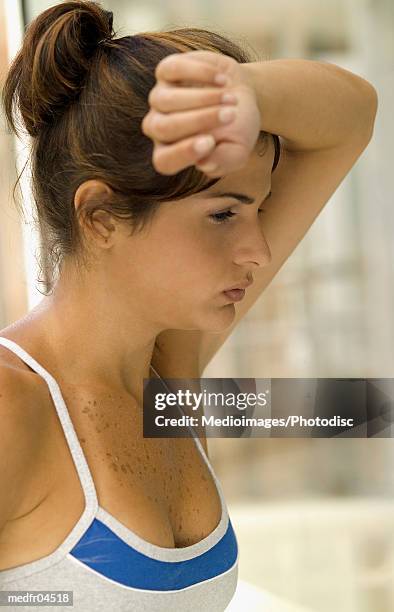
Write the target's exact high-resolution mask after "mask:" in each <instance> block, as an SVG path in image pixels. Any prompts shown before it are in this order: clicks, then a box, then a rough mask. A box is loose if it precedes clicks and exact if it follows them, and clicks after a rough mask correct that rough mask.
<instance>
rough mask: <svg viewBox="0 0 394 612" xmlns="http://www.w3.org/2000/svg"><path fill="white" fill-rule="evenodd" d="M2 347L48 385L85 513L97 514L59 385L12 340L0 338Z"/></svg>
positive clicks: (88, 475)
mask: <svg viewBox="0 0 394 612" xmlns="http://www.w3.org/2000/svg"><path fill="white" fill-rule="evenodd" d="M0 345H1V346H4V347H6V348H7V349H9V350H10V351H12V352H13V353H15V355H17V356H18V357H19V358H20V359H21V360H22V361H23V362H24V363H25V364H26V365H28V366H29V367H30V368H31V369H32V370H34V372H36V373H37V374H38V375H39V376H41V377H42V378H43V379H44V380H45V382H46V383H47V386H48V389H49V392H50V394H51V397H52V400H53V403H54V405H55V408H56V412H57V414H58V417H59V419H60V423H61V426H62V429H63V431H64V435H65V437H66V441H67V444H68V446H69V449H70V452H71V456H72V458H73V461H74V464H75V467H76V469H77V472H78V476H79V479H80V481H81V485H82V487H83V490H84V494H85V499H86V508H85V512H86V511H88V512H89V513H95V512H96V511H97V509H98V499H97V492H96V488H95V485H94V481H93V478H92V474H91V472H90V469H89V466H88V463H87V461H86V458H85V455H84V452H83V450H82V447H81V445H80V443H79V440H78V436H77V434H76V431H75V429H74V425H73V423H72V421H71V419H70V415H69V413H68V410H67V406H66V403H65V401H64V399H63V396H62V393H61V390H60V387H59V385H58V384H57V382H56V380H55V379H54V377H53V376H52V375H51V374H50V373H49V372H48V371H47V370H46V369H45V368H44V367H43V366H42V365H40V364H39V363H38V362H37V361H36V360H35V359H34V357H32V356H31V355H30V354H29V353H28V352H27V351H25V349H23V348H22V347H21V346H19V344H17V343H16V342H14V341H13V340H10V339H9V338H4V337H3V336H0Z"/></svg>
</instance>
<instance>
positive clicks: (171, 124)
mask: <svg viewBox="0 0 394 612" xmlns="http://www.w3.org/2000/svg"><path fill="white" fill-rule="evenodd" d="M235 116H236V110H235V107H229V106H227V107H226V108H224V107H222V106H212V107H208V108H202V109H197V110H187V111H180V112H175V113H168V114H165V113H159V112H158V111H156V110H150V111H149V113H147V114H146V115H145V117H144V118H143V120H142V123H141V128H142V131H143V133H144V134H145V135H146V136H149V138H151V139H152V140H157V141H159V142H161V143H164V144H170V143H174V142H176V141H177V140H181V139H183V138H187V137H188V136H192V135H194V134H198V133H203V132H209V131H210V130H212V129H214V128H216V127H218V126H223V125H226V124H228V123H231V121H233V120H234V119H235Z"/></svg>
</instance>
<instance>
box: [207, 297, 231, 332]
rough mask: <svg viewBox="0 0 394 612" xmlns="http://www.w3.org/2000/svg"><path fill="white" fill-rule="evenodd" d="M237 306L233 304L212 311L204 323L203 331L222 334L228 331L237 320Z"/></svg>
mask: <svg viewBox="0 0 394 612" xmlns="http://www.w3.org/2000/svg"><path fill="white" fill-rule="evenodd" d="M235 314H236V311H235V306H234V304H233V303H230V304H224V305H222V306H219V307H216V308H215V309H211V310H210V312H209V313H208V314H207V316H206V317H205V318H204V320H203V321H202V325H201V327H200V329H201V331H206V332H212V333H221V332H224V331H226V329H227V328H228V327H230V325H231V324H232V323H233V321H234V319H235Z"/></svg>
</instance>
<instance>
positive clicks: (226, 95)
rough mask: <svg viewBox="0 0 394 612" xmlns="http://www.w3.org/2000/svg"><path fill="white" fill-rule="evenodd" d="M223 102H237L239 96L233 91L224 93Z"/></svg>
mask: <svg viewBox="0 0 394 612" xmlns="http://www.w3.org/2000/svg"><path fill="white" fill-rule="evenodd" d="M221 101H222V102H233V103H234V102H237V96H235V95H234V94H232V93H224V94H223V95H222V97H221Z"/></svg>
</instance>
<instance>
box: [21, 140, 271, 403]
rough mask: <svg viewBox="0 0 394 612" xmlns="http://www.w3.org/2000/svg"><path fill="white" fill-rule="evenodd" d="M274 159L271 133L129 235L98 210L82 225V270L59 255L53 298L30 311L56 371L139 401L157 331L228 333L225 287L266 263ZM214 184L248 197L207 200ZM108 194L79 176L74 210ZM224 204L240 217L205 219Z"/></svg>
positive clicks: (231, 310) (230, 310) (229, 305)
mask: <svg viewBox="0 0 394 612" xmlns="http://www.w3.org/2000/svg"><path fill="white" fill-rule="evenodd" d="M259 153H260V154H259ZM273 159H274V144H273V140H272V138H271V137H270V138H269V142H268V144H267V147H266V149H265V152H264V154H263V155H261V144H260V143H257V144H256V147H255V149H254V150H253V151H252V153H251V155H250V157H249V159H248V162H247V164H245V166H244V167H243V168H242V169H240V170H237V171H235V172H232V173H229V174H227V175H225V176H223V177H221V178H220V181H219V182H217V183H216V185H214V186H213V187H211V188H209V189H208V190H205V191H204V192H200V193H199V194H194V195H193V196H190V197H187V198H184V199H182V200H178V201H174V202H169V203H165V204H163V205H162V206H161V207H160V208H159V209H158V211H157V212H156V215H155V216H154V217H153V221H152V224H151V225H148V226H147V227H146V228H145V229H144V230H143V231H142V232H141V233H137V234H135V235H133V236H130V235H129V233H130V228H129V226H127V225H125V223H124V222H119V221H118V220H116V219H114V218H113V217H109V216H108V214H107V213H105V212H103V211H98V212H97V213H96V214H95V215H94V217H93V221H92V225H91V226H85V225H82V229H83V231H84V235H85V238H86V240H87V244H88V248H89V251H90V252H91V253H92V254H93V255H94V257H93V259H92V261H91V263H90V266H89V269H88V270H84V269H82V273H81V272H80V273H79V275H78V274H76V267H75V262H73V261H72V260H65V261H64V265H63V267H62V271H61V274H60V276H59V280H58V282H57V284H56V286H55V288H54V291H53V293H52V295H51V296H47V297H44V299H43V300H42V301H41V302H40V303H39V304H38V306H36V308H34V309H33V310H32V311H31V312H30V313H29V316H30V317H32V318H34V322H35V329H36V332H37V337H39V338H40V343H41V346H43V347H45V351H46V354H47V356H49V357H48V358H50V360H51V364H54V367H53V371H54V372H57V371H59V372H62V378H63V380H65V381H66V382H67V381H69V382H70V383H72V384H76V385H77V384H81V385H87V384H92V385H96V386H97V385H101V386H103V385H105V386H108V387H110V388H112V389H121V390H122V391H125V392H127V393H130V394H131V395H132V396H133V397H135V398H138V399H139V400H141V398H142V384H141V381H142V380H143V378H148V377H149V375H150V363H151V359H152V353H153V347H154V343H155V339H156V336H157V335H158V334H159V333H160V332H161V331H163V330H165V329H184V330H193V329H194V330H203V331H209V332H221V331H223V330H225V329H226V328H227V327H228V326H229V325H230V324H231V323H232V321H233V319H234V316H235V305H234V303H233V302H230V301H229V299H228V298H226V296H224V295H223V293H222V291H223V290H224V289H227V288H229V287H231V286H233V285H235V284H236V283H237V282H239V281H243V280H246V279H247V277H248V276H249V277H253V273H254V271H255V270H257V269H258V268H259V267H260V266H266V265H269V263H270V261H271V253H270V249H269V246H268V244H267V241H266V239H265V236H264V233H263V231H262V224H261V218H262V217H261V213H258V212H257V211H258V208H259V207H260V208H262V207H263V204H262V201H263V199H264V197H265V196H266V195H267V193H268V192H269V190H270V185H271V168H272V164H273ZM219 189H221V190H226V191H236V192H240V193H244V194H247V195H249V196H251V197H253V198H255V202H254V203H253V204H251V205H245V204H242V203H240V202H238V201H237V200H235V199H233V198H227V197H226V198H209V193H211V192H213V191H218V190H219ZM109 191H110V188H109V187H108V185H106V184H105V183H103V182H101V181H97V180H89V181H86V182H85V183H83V184H81V185H80V186H79V188H78V190H77V192H76V195H75V201H74V203H75V207H76V208H79V207H83V206H84V203H86V202H88V201H89V198H90V197H91V196H93V197H97V196H98V195H99V196H101V197H103V198H105V197H106V195H107V194H108V193H109ZM228 209H231V211H232V212H234V213H237V216H235V217H232V218H231V219H230V220H229V221H227V222H224V223H215V222H213V221H212V219H210V218H209V215H210V214H216V213H219V212H222V211H223V210H228ZM81 223H82V224H83V221H81ZM59 347H61V350H59ZM64 355H67V366H66V371H65V364H64Z"/></svg>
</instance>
